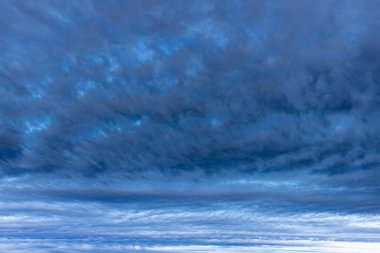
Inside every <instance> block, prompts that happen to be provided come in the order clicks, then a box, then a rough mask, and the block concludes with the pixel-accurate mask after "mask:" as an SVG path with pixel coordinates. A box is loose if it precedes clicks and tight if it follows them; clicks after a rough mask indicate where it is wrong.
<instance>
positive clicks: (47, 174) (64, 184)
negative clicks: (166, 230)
mask: <svg viewBox="0 0 380 253" xmlns="http://www.w3.org/2000/svg"><path fill="white" fill-rule="evenodd" d="M379 19H380V4H379V2H377V1H371V0H367V1H360V2H359V1H353V0H344V1H329V0H324V1H308V0H307V1H301V0H299V1H298V0H296V1H292V2H291V3H290V2H289V1H239V0H234V1H202V2H191V1H188V2H182V1H154V0H150V1H148V0H144V1H135V2H133V1H100V0H99V1H97V0H95V1H87V0H83V1H69V2H68V1H39V0H38V1H33V2H32V1H29V2H26V1H18V0H15V1H1V3H0V33H1V34H2V36H1V37H0V95H1V99H0V176H1V178H0V192H1V193H0V196H1V199H2V201H6V202H8V203H7V204H4V207H3V209H1V208H2V207H0V209H1V210H0V214H1V215H2V214H4V215H7V214H9V213H10V212H11V211H12V212H13V211H15V213H16V214H15V215H16V216H17V215H18V216H17V217H16V216H15V217H16V218H14V217H13V218H12V217H11V218H10V219H16V220H17V221H18V222H20V224H23V226H24V227H25V226H26V224H29V223H27V222H26V221H25V220H23V218H22V217H24V216H28V215H29V214H30V216H31V217H32V218H33V219H37V218H38V216H39V215H41V216H42V217H45V216H46V217H48V216H49V219H47V220H49V221H52V220H50V218H51V217H55V218H57V219H58V220H59V221H57V223H54V224H53V225H52V227H54V226H56V227H57V226H58V227H59V226H60V225H62V220H61V219H63V218H62V217H63V216H65V215H64V213H65V212H66V211H67V217H65V218H67V219H69V220H71V221H73V222H75V221H76V220H78V217H83V216H86V215H84V213H85V211H83V210H82V208H85V209H86V208H88V209H89V210H90V211H88V212H89V216H90V217H92V218H91V219H90V218H89V219H90V220H89V221H88V224H91V222H93V224H98V225H99V226H100V227H101V228H102V229H101V230H103V229H104V230H106V227H107V226H106V225H105V224H104V222H99V220H96V217H102V218H104V217H105V216H107V214H105V213H106V211H104V212H105V213H101V214H99V213H98V210H96V209H97V208H98V209H99V210H101V211H99V212H102V211H103V210H109V209H108V208H110V209H112V208H115V209H112V212H115V216H114V217H117V218H123V216H122V215H121V214H120V212H122V211H125V210H124V209H123V208H124V207H125V206H124V204H125V205H130V206H129V207H130V208H131V209H135V210H138V211H141V212H145V211H147V210H149V211H152V210H156V211H157V210H161V211H162V212H163V213H160V214H157V216H154V215H153V218H154V217H155V218H157V217H160V218H162V217H166V218H168V217H169V216H170V215H169V214H170V213H171V212H173V213H176V214H178V215H179V216H180V217H181V219H182V218H183V219H185V220H186V222H184V223H181V224H180V225H181V226H184V227H186V226H189V230H191V229H194V227H197V228H199V227H198V225H199V224H202V223H203V224H204V226H203V228H207V229H206V230H207V231H208V232H210V231H211V230H212V229H215V231H219V232H220V231H221V230H220V226H221V223H222V221H221V218H220V217H222V218H225V220H227V221H229V223H228V224H229V226H230V228H231V231H233V232H238V231H239V229H238V226H237V225H236V224H235V223H234V222H233V220H234V219H235V220H237V221H236V222H238V223H240V224H246V223H247V222H249V221H250V219H251V217H252V213H251V212H254V211H257V210H259V212H263V213H266V214H267V215H269V212H274V213H276V215H278V213H282V212H283V213H285V214H286V215H288V217H290V216H292V215H301V216H302V215H307V214H310V215H311V216H312V217H313V219H315V220H317V219H318V215H321V214H326V213H328V214H326V215H333V213H336V214H338V213H339V214H342V215H343V214H345V215H347V217H350V219H351V220H355V216H354V215H355V214H358V215H359V214H360V215H363V217H364V218H363V217H361V218H363V220H361V222H364V223H365V221H364V220H365V219H367V218H368V219H370V218H371V217H372V218H373V220H376V219H378V217H377V216H376V214H378V212H379V205H378V204H377V203H378V202H379V201H378V199H379V198H378V195H379V193H380V191H379V186H378V182H377V181H378V180H377V178H379V176H380V175H379V164H380V136H379V134H378V132H379V130H380V128H379V126H380V120H379V119H380V111H379V109H380V74H379V73H380V53H379V52H380V43H379V42H380V35H379V32H378V31H379V28H380V24H379V22H378V20H379ZM38 201H40V202H43V203H44V204H41V205H42V206H43V207H36V208H35V209H34V208H32V207H30V208H29V209H28V207H25V206H24V207H19V206H18V205H16V203H18V202H19V203H18V204H19V205H22V204H23V203H27V202H28V204H30V205H31V203H33V205H37V204H36V203H37V202H38ZM29 202H30V203H29ZM47 203H52V206H48V207H46V205H47ZM75 203H77V204H78V205H77V206H75V207H73V205H74V204H75ZM1 205H2V203H1V202H0V206H1ZM11 205H15V207H14V208H13V207H10V206H11ZM38 205H39V204H38ZM92 205H95V207H94V206H92ZM229 206H236V209H237V210H238V211H237V213H239V215H245V216H244V218H242V219H239V218H237V216H234V215H233V214H231V215H232V216H233V217H232V218H231V217H225V216H223V215H224V214H223V215H221V213H218V214H215V216H213V217H210V216H207V215H206V218H200V217H199V212H201V214H202V215H204V213H202V212H203V211H205V210H206V211H205V212H207V210H208V211H209V212H212V211H213V210H222V211H220V212H222V213H223V212H225V213H230V211H231V209H229V208H227V207H229ZM12 208H13V209H12ZM75 208H79V209H80V211H78V212H79V213H76V211H75V210H74V209H75ZM53 209H54V210H53ZM58 209H59V210H58ZM189 210H193V211H194V212H192V213H191V214H190V215H189V217H191V218H189V219H187V218H184V216H186V215H184V214H183V212H188V211H189ZM246 210H249V211H247V212H249V214H247V213H245V212H246ZM110 212H111V211H110ZM189 212H190V211H189ZM32 214H33V215H32ZM23 215H24V216H23ZM97 215H99V216H97ZM134 215H136V214H133V215H132V216H133V217H135V216H134ZM139 215H140V214H139ZM139 215H137V216H136V217H140V216H139ZM142 215H143V214H142ZM181 215H184V216H181ZM218 215H219V216H218ZM271 215H273V213H272V214H271ZM350 215H352V216H350ZM174 216H175V215H174ZM174 216H173V217H174ZM264 216H265V215H264ZM1 217H2V216H0V228H1V222H2V221H4V224H8V223H7V222H8V221H7V220H6V218H4V219H5V220H1ZM4 217H5V216H4ZM46 217H45V218H46ZM107 217H108V216H107ZM143 217H145V218H146V219H147V220H145V218H141V219H142V221H143V224H149V222H151V224H153V225H154V226H153V228H154V229H156V232H157V233H158V234H160V236H163V235H162V233H161V232H162V231H161V232H160V230H161V227H160V226H163V224H162V223H160V224H158V223H155V222H152V220H151V219H150V218H149V217H150V214H149V215H147V216H144V215H143ZM170 217H171V216H170ZM218 217H219V218H218ZM153 218H152V219H153ZM207 218H209V219H210V222H209V223H208V222H207V221H206V220H207ZM266 218H268V217H266ZM335 218H337V217H335ZM372 218H371V219H372ZM168 219H169V218H168ZM173 219H174V218H173ZM305 219H306V218H305ZM53 220H54V219H53ZM105 220H107V221H112V222H113V221H114V219H113V218H112V217H111V218H110V217H108V218H105ZM169 220H170V221H171V222H173V220H172V218H170V219H169ZM264 220H265V219H264ZM42 222H43V221H41V220H38V219H37V220H33V222H32V223H33V224H34V225H36V224H40V225H41V223H42ZM128 222H131V221H130V220H129V221H128ZM137 223H138V222H137ZM137 223H136V224H135V225H136V226H137V227H138V226H139V225H138V224H137ZM88 224H87V225H88ZM260 224H261V226H262V229H263V231H264V230H265V229H266V227H265V226H264V225H262V223H261V222H260ZM278 224H281V221H277V223H276V224H273V226H271V228H270V229H269V230H270V235H271V236H272V238H276V236H278V237H279V235H277V234H276V233H275V232H273V231H274V230H273V227H276V226H278ZM326 224H328V225H326ZM331 224H332V223H331V221H326V223H324V224H323V227H327V226H329V225H330V226H335V225H331ZM366 224H367V223H366ZM376 224H377V223H376ZM87 225H86V224H85V225H84V230H86V231H84V232H83V231H82V232H83V233H84V234H87V235H88V237H86V236H84V237H85V239H83V238H82V239H83V241H81V242H79V241H80V240H81V239H80V240H79V241H76V242H75V243H76V244H75V245H78V244H77V243H79V244H80V243H84V244H83V247H82V248H81V247H79V248H76V247H74V246H73V247H72V245H71V246H70V244H69V243H63V244H62V247H63V248H62V252H82V251H83V252H86V251H91V252H95V251H94V250H95V249H94V248H91V247H92V246H91V247H90V246H89V245H92V244H91V243H94V244H96V242H89V241H86V240H88V238H90V237H91V236H90V235H89V234H91V233H90V232H89V231H90V229H89V227H88V226H87ZM140 225H141V224H140ZM166 225H167V224H166ZM166 225H165V226H166ZM293 225H294V224H293ZM313 225H315V224H311V225H310V226H311V227H312V226H313ZM125 226H126V223H123V224H121V225H120V227H114V228H113V229H114V230H112V229H111V230H112V231H113V232H115V233H116V232H117V233H118V232H120V231H119V230H118V229H121V228H125ZM289 226H290V225H289ZM347 226H348V227H349V226H351V225H347ZM309 228H310V227H309ZM341 228H342V229H344V227H341ZM7 229H8V228H7ZM30 229H31V230H28V231H27V232H25V235H20V234H19V232H17V231H16V230H13V229H10V228H9V230H7V231H6V232H7V233H8V232H9V233H10V234H12V235H14V238H13V239H15V238H17V237H18V236H20V237H23V236H24V237H23V238H29V237H32V235H33V234H34V232H35V231H36V230H33V229H34V228H30ZM41 229H42V230H43V231H42V232H41V230H40V232H41V234H40V237H39V238H34V239H36V240H37V242H33V243H36V244H38V247H37V246H36V245H35V247H34V248H35V249H37V248H38V249H40V248H39V247H40V246H41V245H45V246H44V247H46V248H50V247H52V246H51V244H49V242H46V244H44V243H42V244H41V242H38V240H39V239H41V238H43V237H45V236H46V234H48V233H47V231H50V230H52V228H51V227H49V228H41ZM172 229H173V230H172V231H174V232H176V233H178V232H179V231H178V229H174V228H172ZM208 229H211V230H208ZM252 229H253V228H252V227H250V228H247V231H248V232H247V231H246V232H247V234H246V235H247V238H251V239H252V238H253V237H250V236H251V234H249V231H251V232H252ZM355 229H356V230H355ZM0 230H1V229H0ZM37 230H38V229H37ZM301 230H302V229H299V230H297V233H298V234H299V233H301V232H305V231H301ZM200 231H202V230H200ZM284 231H285V232H284ZM300 231H301V232H300ZM352 231H354V232H353V233H352V234H353V235H355V236H358V234H359V232H358V231H361V230H360V229H358V228H352ZM61 232H62V233H57V234H56V237H55V239H57V238H64V237H65V235H68V234H69V233H68V232H67V230H66V228H63V230H62V231H61ZM98 232H99V234H98V235H101V234H102V233H104V231H99V230H98ZM144 232H146V231H145V230H144ZM174 232H173V233H174ZM259 232H260V231H259ZM280 232H281V236H284V235H286V233H287V230H286V229H284V230H281V231H280ZM293 232H294V231H293ZM335 232H336V231H335ZM335 232H334V233H331V231H329V232H326V236H325V237H324V236H322V235H320V236H319V237H318V238H319V239H326V238H327V237H328V236H327V234H330V235H331V234H335ZM367 232H368V231H367ZM376 232H378V230H376V231H375V232H373V231H372V230H371V232H368V234H371V233H376ZM110 233H112V232H110ZM210 233H211V232H210ZM268 233H269V232H268ZM37 234H38V233H37ZM79 234H81V231H76V232H75V233H73V235H71V236H72V238H74V237H75V236H78V235H79ZM301 234H302V233H301ZM368 234H365V235H368ZM371 235H372V234H371ZM113 236H114V235H112V236H111V235H110V234H107V233H106V235H105V237H104V238H114V237H113ZM128 236H130V237H128ZM128 236H127V237H128V238H130V240H131V241H133V243H136V245H139V243H140V244H142V245H148V243H146V241H147V240H148V239H147V238H150V239H151V240H152V241H151V242H152V243H151V244H152V245H153V244H154V245H161V246H162V240H164V239H167V238H164V239H162V238H158V239H157V238H155V239H154V240H153V239H152V238H153V236H152V235H151V234H150V235H142V236H141V238H137V239H136V238H134V239H133V240H132V239H131V238H132V237H131V235H128ZM208 236H210V237H207V238H208V239H207V240H206V239H205V241H202V240H201V239H199V238H198V239H197V240H193V239H194V238H196V236H195V235H194V234H191V235H190V236H189V237H188V238H187V237H186V238H185V239H184V237H183V238H182V239H181V236H178V238H177V237H175V236H174V235H173V241H175V243H173V245H171V246H173V247H174V246H178V245H185V246H186V245H191V244H192V243H195V245H209V244H212V243H211V241H212V240H214V244H213V245H214V246H215V245H218V246H226V245H235V246H236V245H243V244H244V245H250V246H251V247H254V245H256V244H255V243H252V241H250V242H239V240H235V239H236V237H235V239H231V238H230V239H231V243H230V242H226V243H225V244H224V243H221V242H218V243H217V242H216V239H220V238H221V237H220V236H226V238H227V237H228V236H227V235H224V234H223V233H221V234H217V235H213V236H212V235H210V234H208ZM218 236H219V237H218ZM350 236H351V235H345V236H344V239H345V240H350V239H352V237H350ZM368 236H369V235H368ZM37 237H38V236H37ZM100 237H101V236H99V237H96V238H97V239H99V238H100ZM190 237H191V238H192V239H190ZM278 237H277V238H278ZM358 237H360V236H358ZM369 237H370V236H369ZM2 238H3V237H0V249H1V247H2V246H1V245H3V246H4V245H5V246H6V245H8V244H7V243H6V242H3V241H2V240H3V239H4V238H3V239H2ZM70 238H71V237H70ZM72 238H71V239H72ZM205 238H206V237H205ZM242 238H243V237H242ZM255 238H256V237H255ZM294 238H295V237H294ZM294 238H293V239H294ZM300 238H305V237H302V236H301V237H300ZM371 238H372V237H371ZM13 239H12V240H13ZM66 239H67V238H66ZM203 239H204V238H203ZM256 239H257V238H256ZM256 239H255V240H256ZM367 239H368V238H367ZM72 240H74V239H72ZM99 240H100V241H101V240H102V239H99ZM110 240H111V239H110ZM114 240H116V241H117V240H119V241H123V240H126V239H125V238H124V237H123V238H121V237H118V238H117V239H114ZM241 240H243V239H241ZM358 240H359V239H358ZM360 240H363V237H360ZM360 240H359V241H360ZM127 241H128V240H127ZM148 241H149V240H148ZM243 241H244V240H243ZM124 242H125V241H124ZM153 242H154V243H153ZM85 243H89V244H85ZM144 243H145V244H144ZM229 243H230V244H229ZM239 243H240V244H239ZM260 243H263V244H265V245H269V244H270V243H269V242H268V241H267V240H264V242H257V245H259V244H260ZM12 244H14V243H12ZM99 244H103V245H106V244H107V243H106V242H105V241H101V242H99ZM285 244H286V243H285ZM309 244H310V242H309ZM86 245H87V246H86ZM107 245H114V244H113V243H112V242H111V243H110V244H107ZM281 245H282V244H281ZM5 246H4V247H5ZM150 246H151V245H150ZM282 246H283V245H282ZM7 247H8V246H7ZM25 247H26V248H28V246H27V245H26V246H25ZM86 247H89V248H86ZM120 247H121V246H120ZM321 247H322V246H321ZM10 249H11V248H6V247H5V248H4V250H5V251H7V250H8V251H9V252H11V251H10ZM100 250H103V251H102V252H106V251H107V250H108V251H109V252H118V250H124V251H125V250H129V251H132V252H133V250H136V251H137V250H140V251H141V252H144V250H145V249H144V248H141V249H136V248H123V247H121V248H107V247H105V248H104V249H100ZM154 250H155V248H154V247H153V248H149V247H147V248H146V251H145V252H149V251H154ZM181 250H182V249H178V248H176V249H174V248H173V249H168V251H176V252H189V251H191V249H183V250H182V251H181ZM197 250H200V249H197ZM213 250H215V249H213ZM218 250H219V251H223V252H225V250H221V249H218ZM8 251H7V252H8ZM42 251H43V250H42ZM45 251H46V252H53V251H49V250H47V249H46V250H45ZM161 251H162V252H164V251H165V249H162V250H161ZM210 251H212V250H210ZM58 252H59V251H58ZM194 252H196V251H194ZM231 252H232V251H231ZM241 252H244V251H241ZM276 252H280V251H276Z"/></svg>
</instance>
